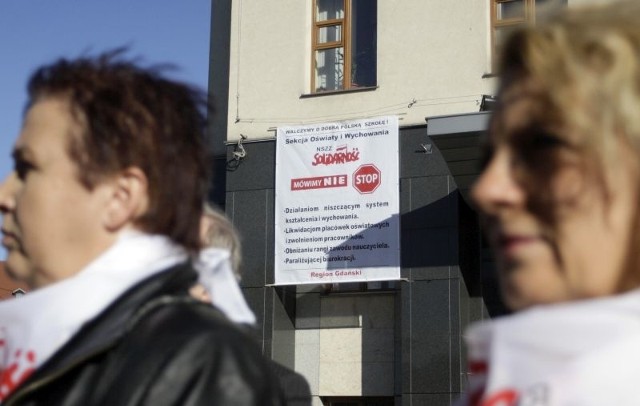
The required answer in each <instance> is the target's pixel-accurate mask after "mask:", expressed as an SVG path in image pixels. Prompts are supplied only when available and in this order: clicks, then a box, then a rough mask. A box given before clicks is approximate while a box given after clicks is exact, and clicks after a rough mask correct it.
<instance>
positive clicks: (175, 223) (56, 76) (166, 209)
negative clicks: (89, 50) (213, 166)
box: [28, 49, 210, 251]
mask: <svg viewBox="0 0 640 406" xmlns="http://www.w3.org/2000/svg"><path fill="white" fill-rule="evenodd" d="M123 53H124V50H122V49H119V50H115V51H110V52H107V53H104V54H101V55H98V56H96V57H81V58H78V59H73V60H68V59H60V60H58V61H56V62H54V63H52V64H50V65H46V66H43V67H41V68H39V69H38V70H37V71H36V72H35V73H34V74H33V75H32V76H31V79H30V80H29V84H28V92H29V105H32V104H34V103H36V102H37V101H38V100H39V99H42V98H46V97H56V98H58V97H60V98H62V99H64V100H67V101H68V102H69V106H70V110H71V111H70V113H71V115H72V117H73V118H74V120H75V121H76V122H77V124H79V126H78V128H79V129H80V131H79V132H78V133H77V134H70V138H69V139H70V140H71V141H70V142H69V145H68V151H69V156H70V158H71V159H72V160H73V161H74V162H75V163H76V165H77V168H78V179H79V180H80V182H81V183H82V184H83V185H84V186H86V187H87V188H88V189H92V188H93V187H94V186H95V185H97V184H98V183H99V182H100V181H101V180H103V179H105V178H106V177H108V176H110V175H114V174H116V173H117V172H119V171H121V170H124V169H126V168H129V167H138V168H140V169H141V170H142V171H143V172H144V173H145V175H146V177H147V182H148V193H149V207H148V210H147V212H146V213H145V214H144V215H142V216H141V217H140V218H138V219H137V221H136V226H138V227H139V228H140V229H141V230H142V231H145V232H148V233H153V234H162V235H166V236H168V237H170V238H171V239H172V240H173V241H175V242H176V243H178V244H180V245H182V246H184V247H186V248H187V249H189V250H191V251H195V250H197V249H198V248H199V246H200V243H199V236H198V230H199V222H200V216H201V214H202V202H203V201H204V200H205V197H206V192H207V187H208V179H209V177H208V170H209V167H210V166H209V165H208V162H207V158H206V154H207V153H206V150H207V149H206V146H205V140H204V133H205V129H206V114H207V103H206V95H205V94H203V93H201V92H199V91H197V90H196V89H195V88H192V87H190V86H188V85H186V84H183V83H179V82H177V81H173V80H169V79H166V78H164V77H162V76H161V72H162V71H163V69H164V68H163V67H151V68H141V67H139V66H138V65H137V64H136V63H135V62H134V61H130V60H125V59H124V58H123Z"/></svg>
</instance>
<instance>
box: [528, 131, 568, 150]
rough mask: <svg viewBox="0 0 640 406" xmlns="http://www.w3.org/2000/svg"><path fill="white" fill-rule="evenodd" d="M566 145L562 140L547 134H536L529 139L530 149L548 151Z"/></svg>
mask: <svg viewBox="0 0 640 406" xmlns="http://www.w3.org/2000/svg"><path fill="white" fill-rule="evenodd" d="M566 145H567V142H566V141H565V140H564V139H562V138H560V137H558V136H557V135H555V134H553V133H549V132H544V131H543V132H537V133H535V134H534V135H533V137H532V138H531V147H533V148H536V149H548V148H555V147H561V146H566Z"/></svg>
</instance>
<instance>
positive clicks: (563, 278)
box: [472, 82, 638, 310]
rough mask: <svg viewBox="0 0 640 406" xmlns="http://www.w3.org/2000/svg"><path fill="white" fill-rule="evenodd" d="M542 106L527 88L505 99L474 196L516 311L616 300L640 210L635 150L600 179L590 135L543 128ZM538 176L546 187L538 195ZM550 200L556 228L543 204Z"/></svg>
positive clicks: (515, 88) (621, 152)
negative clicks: (588, 149) (588, 146)
mask: <svg viewBox="0 0 640 406" xmlns="http://www.w3.org/2000/svg"><path fill="white" fill-rule="evenodd" d="M540 100H541V98H540V94H539V93H536V91H535V89H534V88H533V86H531V85H530V84H529V83H525V82H521V83H515V84H513V85H511V86H509V88H508V89H507V90H506V91H505V92H503V95H502V102H503V103H504V107H503V109H502V110H500V111H499V112H497V113H496V114H497V115H496V117H494V121H493V124H492V130H491V134H490V139H489V154H488V157H487V162H486V166H485V167H484V170H483V171H482V173H481V175H480V177H479V179H478V180H477V182H476V183H475V185H474V187H473V190H472V196H473V199H474V201H475V203H476V204H477V206H478V208H479V210H480V212H481V214H482V218H483V220H484V224H485V231H486V232H487V237H488V240H489V242H490V244H491V246H492V248H493V250H494V253H495V257H496V261H497V265H498V271H499V280H500V285H501V290H502V294H503V298H504V300H505V303H506V304H507V306H509V307H510V308H511V309H512V310H520V309H523V308H527V307H530V306H533V305H536V304H544V303H557V302H564V301H569V300H577V299H583V298H590V297H598V296H606V295H611V294H614V293H616V292H618V291H619V289H620V288H619V286H620V280H621V278H622V275H623V273H624V268H625V265H626V263H625V261H626V259H627V253H628V251H629V240H630V233H631V227H632V222H633V219H634V216H635V210H636V206H637V196H636V190H637V186H636V184H637V179H638V176H637V163H636V162H635V161H634V160H633V159H632V153H630V152H629V149H625V148H623V147H622V144H621V143H620V144H618V145H616V149H615V151H614V153H615V156H616V159H612V160H610V161H607V164H606V165H604V166H605V167H604V169H603V171H604V173H602V177H601V178H596V177H595V176H594V175H593V173H597V172H593V171H592V172H589V170H588V169H589V162H588V160H587V161H586V162H585V157H584V152H582V151H581V149H580V147H579V145H581V143H582V141H584V139H581V137H584V135H583V134H582V135H581V134H570V132H569V131H566V130H565V131H563V130H559V129H554V128H553V126H552V125H551V124H550V123H548V122H545V118H546V117H545V114H544V111H543V110H544V109H543V107H542V103H541V101H540ZM547 121H548V119H547ZM585 164H586V166H585ZM549 168H553V169H549ZM591 168H593V166H591ZM532 178H536V179H543V183H542V185H543V186H544V187H543V188H539V189H540V190H538V189H536V188H532V187H531V186H530V185H531V183H528V180H530V179H532ZM534 184H535V183H534ZM538 185H540V183H538ZM542 189H544V190H542ZM545 192H546V193H547V196H548V198H549V199H548V201H547V202H548V203H547V207H548V208H549V209H551V212H552V213H553V215H552V217H551V218H553V220H552V221H549V220H548V219H549V218H550V217H549V216H548V215H545V213H544V211H543V210H540V207H541V206H540V204H538V203H539V200H540V199H541V196H542V195H543V194H544V193H545ZM547 214H548V213H547Z"/></svg>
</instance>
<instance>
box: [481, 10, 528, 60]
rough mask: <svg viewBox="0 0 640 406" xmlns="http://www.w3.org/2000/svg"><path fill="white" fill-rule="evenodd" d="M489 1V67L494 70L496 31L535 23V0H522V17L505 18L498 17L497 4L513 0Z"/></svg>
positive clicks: (496, 45) (496, 53)
mask: <svg viewBox="0 0 640 406" xmlns="http://www.w3.org/2000/svg"><path fill="white" fill-rule="evenodd" d="M489 1H490V2H491V67H492V70H495V67H496V63H497V62H498V58H497V56H498V44H496V41H497V39H496V31H498V30H499V29H504V28H508V27H517V26H519V25H523V24H528V23H532V24H535V19H536V0H523V3H524V17H520V18H509V19H505V20H499V19H498V5H499V4H500V3H510V2H511V1H514V0H489Z"/></svg>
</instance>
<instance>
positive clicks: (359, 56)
mask: <svg viewBox="0 0 640 406" xmlns="http://www.w3.org/2000/svg"><path fill="white" fill-rule="evenodd" d="M351 4H352V18H351V84H350V87H352V88H355V87H367V86H375V85H376V55H377V52H376V42H377V41H376V38H377V29H378V26H377V15H378V10H377V1H375V0H353V2H352V3H351Z"/></svg>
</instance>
